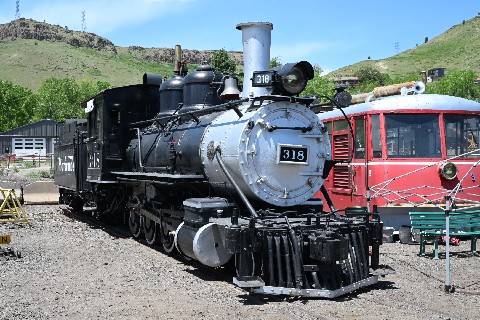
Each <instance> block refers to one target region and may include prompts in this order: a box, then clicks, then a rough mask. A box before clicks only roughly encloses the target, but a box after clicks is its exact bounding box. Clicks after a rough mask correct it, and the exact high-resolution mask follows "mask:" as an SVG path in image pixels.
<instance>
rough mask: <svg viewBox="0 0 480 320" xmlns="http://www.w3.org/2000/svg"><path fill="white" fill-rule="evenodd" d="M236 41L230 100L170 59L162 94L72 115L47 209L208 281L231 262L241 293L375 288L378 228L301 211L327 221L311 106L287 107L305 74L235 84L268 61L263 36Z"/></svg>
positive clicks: (324, 160)
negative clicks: (102, 228)
mask: <svg viewBox="0 0 480 320" xmlns="http://www.w3.org/2000/svg"><path fill="white" fill-rule="evenodd" d="M237 28H238V29H240V30H242V36H243V39H244V54H245V55H246V56H245V57H244V59H245V61H251V62H252V63H253V65H245V68H244V70H245V74H246V75H245V81H244V84H243V91H242V95H243V98H240V91H239V90H238V88H236V86H234V85H232V84H233V83H234V81H233V79H234V78H233V77H231V76H227V75H223V74H221V73H219V72H216V71H215V70H214V69H213V68H212V67H210V66H200V67H198V68H197V69H196V70H195V71H194V72H191V73H188V74H182V73H181V72H179V71H178V70H181V69H183V70H184V68H178V64H179V63H180V60H181V59H180V58H179V57H180V56H181V54H179V53H176V57H177V61H178V64H176V65H177V68H176V70H177V72H176V74H175V75H174V76H173V77H172V78H170V79H169V80H167V81H164V82H163V83H160V81H159V79H161V77H159V76H153V75H148V74H146V75H145V76H144V79H143V84H139V85H131V86H127V87H121V88H114V89H107V90H104V91H102V92H100V93H99V94H97V95H95V96H94V97H92V98H91V99H89V100H88V101H86V102H85V103H84V107H85V111H86V113H87V120H86V124H85V121H83V120H69V121H67V122H66V123H65V124H63V126H60V128H59V129H60V137H61V138H60V139H59V143H58V145H57V147H56V154H55V168H56V174H55V182H56V183H57V185H59V189H60V202H62V203H67V204H70V205H72V206H73V207H74V208H75V209H77V210H81V211H86V212H90V213H92V214H93V215H95V216H97V217H99V218H100V217H105V216H113V217H123V219H124V221H126V223H127V224H128V227H129V228H130V231H131V233H132V235H133V236H134V237H135V238H139V237H141V236H143V237H144V238H145V240H146V241H147V243H148V244H150V245H153V244H156V243H160V244H161V246H162V248H163V250H164V251H165V252H166V253H171V252H172V251H173V250H174V249H176V250H177V251H179V252H180V253H181V254H182V255H183V256H185V257H187V258H189V259H195V260H197V261H199V262H200V263H202V264H203V265H206V266H209V267H221V266H224V265H226V264H227V263H229V262H230V261H232V263H233V264H234V266H235V270H236V276H235V277H234V279H233V282H234V283H235V284H237V285H238V286H240V287H243V288H246V289H248V290H250V291H251V292H256V293H262V294H274V295H292V296H303V297H322V298H334V297H337V296H339V295H342V294H346V293H348V292H351V291H354V290H356V289H358V288H361V287H364V286H368V285H371V284H374V283H376V282H377V281H378V276H379V275H384V274H386V273H389V272H391V270H389V269H388V268H383V267H382V266H380V264H379V247H380V245H381V243H382V223H381V221H380V218H379V216H378V215H377V214H375V213H368V212H365V213H361V214H355V215H352V216H339V215H338V214H336V212H326V211H325V210H324V203H323V201H320V200H319V199H315V198H313V196H314V195H315V193H316V192H317V191H319V190H322V193H323V195H324V196H325V197H326V198H327V203H328V205H329V207H330V209H334V208H333V204H332V202H331V200H330V199H329V197H328V192H327V190H326V188H324V187H323V182H324V180H325V178H327V176H328V174H329V172H330V169H331V168H332V166H333V163H332V161H331V155H330V141H329V139H328V133H327V130H326V128H325V126H324V125H323V124H322V123H321V122H320V121H319V120H318V117H317V115H316V114H315V113H314V112H313V111H312V110H310V108H309V105H310V104H311V103H312V101H313V99H309V98H300V97H298V94H299V93H300V92H301V91H302V90H303V89H304V88H305V86H306V83H307V81H308V80H309V79H311V78H312V77H313V69H312V66H311V65H310V64H309V63H308V62H306V61H301V62H299V63H294V64H287V65H285V66H283V67H282V68H277V69H273V70H270V71H269V72H270V73H271V74H272V75H273V76H274V79H275V81H273V82H272V83H270V84H269V85H270V86H272V87H270V88H269V87H268V86H265V84H261V85H260V86H255V84H252V83H250V81H249V79H250V78H249V76H248V74H253V72H254V71H267V70H268V62H269V53H268V54H267V53H265V52H264V51H262V52H260V53H258V52H257V51H258V48H257V47H261V48H269V46H270V31H271V29H272V25H271V24H270V23H264V22H255V23H246V24H239V25H238V26H237ZM252 39H253V40H252ZM256 41H260V42H262V43H261V45H258V43H256ZM252 43H253V44H252ZM251 46H253V47H254V48H251ZM248 55H252V57H248ZM285 79H290V80H289V81H286V80H285ZM291 79H293V81H291ZM272 93H274V94H272ZM222 99H223V100H224V101H222ZM280 152H284V154H283V155H282V154H280ZM293 152H295V159H294V158H293V156H292V154H293ZM300 152H301V156H300V158H301V159H298V157H299V155H300ZM287 153H288V155H287Z"/></svg>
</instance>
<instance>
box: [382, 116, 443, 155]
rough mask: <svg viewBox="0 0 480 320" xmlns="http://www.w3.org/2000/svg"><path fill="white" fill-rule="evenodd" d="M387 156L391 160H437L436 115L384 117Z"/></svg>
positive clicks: (438, 142) (438, 132)
mask: <svg viewBox="0 0 480 320" xmlns="http://www.w3.org/2000/svg"><path fill="white" fill-rule="evenodd" d="M385 124H386V134H387V154H388V156H389V157H391V158H439V157H440V156H441V152H440V130H439V126H438V115H434V114H396V115H394V114H389V115H386V116H385Z"/></svg>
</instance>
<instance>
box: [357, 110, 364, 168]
mask: <svg viewBox="0 0 480 320" xmlns="http://www.w3.org/2000/svg"><path fill="white" fill-rule="evenodd" d="M355 158H357V159H365V119H356V120H355Z"/></svg>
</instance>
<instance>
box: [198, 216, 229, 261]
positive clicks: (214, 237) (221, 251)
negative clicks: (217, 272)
mask: <svg viewBox="0 0 480 320" xmlns="http://www.w3.org/2000/svg"><path fill="white" fill-rule="evenodd" d="M225 234H226V231H225V226H221V225H218V224H215V223H209V224H206V225H204V226H203V227H201V228H200V229H199V230H198V231H197V233H196V234H195V238H194V239H193V252H194V253H195V257H196V259H197V260H198V261H200V262H201V263H202V264H204V265H206V266H209V267H219V266H222V265H224V264H225V263H227V262H228V261H229V260H230V259H231V258H232V256H233V255H232V254H231V253H229V252H228V251H227V249H226V248H225Z"/></svg>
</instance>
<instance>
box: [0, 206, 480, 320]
mask: <svg viewBox="0 0 480 320" xmlns="http://www.w3.org/2000/svg"><path fill="white" fill-rule="evenodd" d="M25 210H26V212H27V214H28V215H29V217H30V218H31V222H32V224H31V227H28V226H25V225H23V224H12V223H3V224H0V235H1V234H10V235H11V238H12V243H11V244H10V245H8V246H9V247H12V248H15V249H16V250H18V251H20V252H21V257H20V258H17V257H12V256H1V255H0V319H57V318H73V319H93V318H97V319H113V318H119V319H193V318H195V319H242V318H243V319H245V318H257V319H415V320H418V319H478V318H479V317H480V316H479V311H478V308H479V307H480V296H479V295H475V294H471V293H478V290H480V278H479V275H480V256H479V255H478V254H472V253H470V252H469V248H470V242H469V241H467V242H465V241H462V243H461V245H460V246H458V247H451V248H452V251H453V254H452V258H451V270H452V272H451V279H452V283H453V284H454V286H455V287H456V288H458V289H463V290H457V291H456V292H454V293H445V292H444V290H443V288H444V278H445V271H444V270H445V269H444V268H445V267H444V266H445V259H444V254H443V253H444V250H445V248H444V247H443V246H441V247H440V252H441V253H442V255H441V259H440V260H433V259H432V257H431V256H429V257H418V256H417V255H416V254H417V252H418V246H417V245H405V244H400V243H388V244H384V245H383V246H382V253H381V263H383V264H388V265H390V266H391V267H393V268H394V269H395V270H396V271H397V273H396V274H394V275H389V276H387V277H385V278H382V279H381V281H380V282H379V283H378V284H376V285H374V286H371V287H369V288H367V289H361V290H359V291H357V292H355V293H353V294H349V295H346V296H343V297H340V298H338V299H335V300H314V299H298V298H286V297H271V296H270V297H268V296H260V295H249V294H248V293H247V292H246V291H243V290H242V289H240V288H237V287H236V286H234V285H233V284H232V283H231V275H230V274H227V273H226V272H225V271H223V272H219V271H217V270H212V269H208V268H205V267H202V266H199V265H196V264H192V263H188V262H187V263H185V261H184V260H183V259H182V258H181V257H179V256H167V255H165V254H164V253H162V252H161V251H160V250H158V249H156V248H151V247H148V246H147V245H145V244H143V243H141V242H140V243H139V242H138V241H135V240H133V239H131V238H128V237H124V236H122V235H121V234H119V233H117V232H116V231H115V229H112V228H105V227H103V226H101V225H100V226H98V225H90V224H89V223H88V222H84V220H83V219H78V217H77V216H75V215H72V214H71V213H70V211H69V210H68V208H67V207H65V206H61V205H49V206H47V205H43V206H41V205H38V206H35V205H26V206H25ZM1 247H2V248H3V250H6V247H7V246H6V245H2V246H1ZM431 248H432V246H428V247H427V249H428V250H429V249H431ZM0 252H1V249H0ZM460 291H461V292H460ZM465 291H468V292H469V293H466V292H465Z"/></svg>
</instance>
